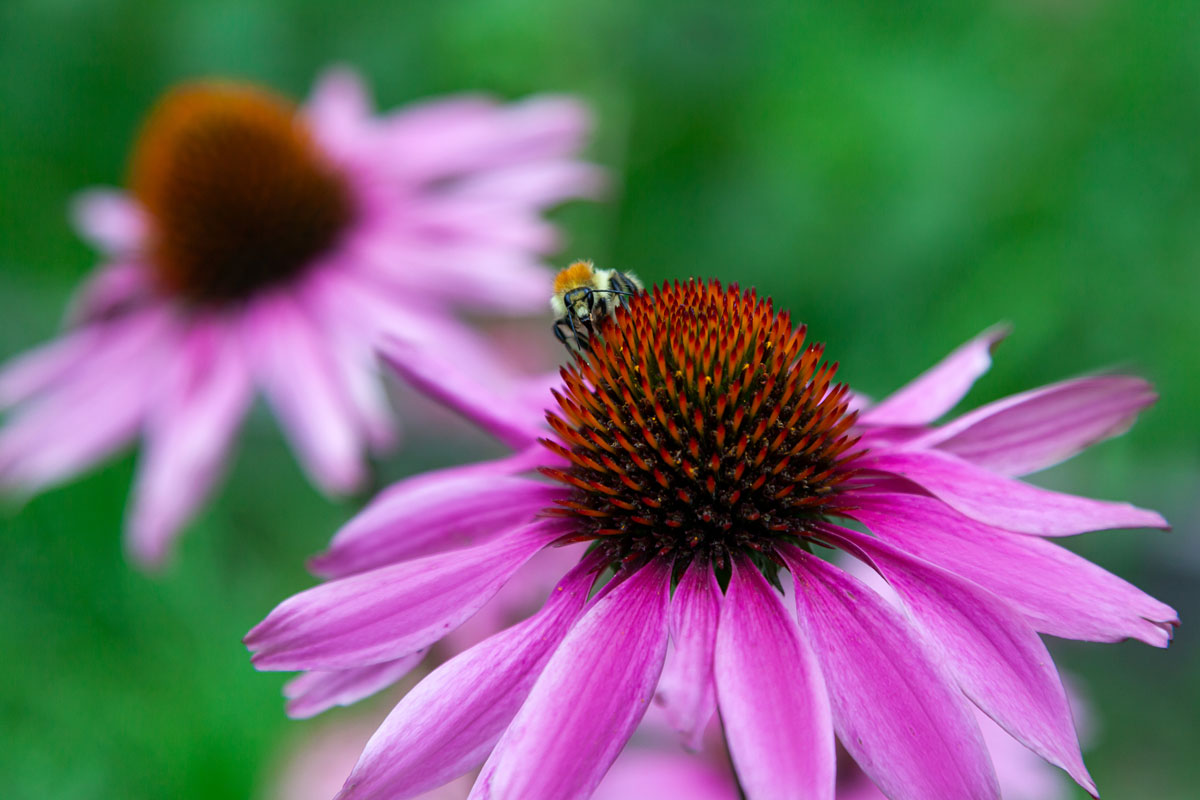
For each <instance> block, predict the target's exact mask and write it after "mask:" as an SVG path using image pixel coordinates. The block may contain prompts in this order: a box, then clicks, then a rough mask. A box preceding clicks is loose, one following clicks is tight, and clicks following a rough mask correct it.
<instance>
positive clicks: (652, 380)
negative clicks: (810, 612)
mask: <svg viewBox="0 0 1200 800" xmlns="http://www.w3.org/2000/svg"><path fill="white" fill-rule="evenodd" d="M599 334H600V335H599V337H598V340H597V342H596V343H595V346H594V347H593V348H592V350H591V352H590V353H589V354H588V355H587V357H586V359H585V358H583V357H580V358H578V359H577V360H576V362H575V363H574V364H573V365H571V366H569V367H567V368H565V369H564V370H563V378H564V380H565V387H564V390H563V391H562V393H556V398H557V400H558V405H559V408H558V409H557V410H556V411H552V412H550V413H549V414H548V415H547V419H548V420H549V422H550V425H551V427H552V428H553V429H554V432H555V433H556V434H557V435H558V439H559V440H558V441H549V440H547V441H545V442H544V443H545V445H546V446H547V447H549V448H550V449H551V450H553V451H554V452H555V453H557V454H558V455H560V456H562V457H563V458H565V459H566V460H567V461H568V462H569V464H570V465H569V466H568V467H566V468H561V469H559V468H546V469H543V470H542V472H543V473H544V474H545V475H547V476H549V477H551V478H553V479H554V480H557V481H560V482H562V483H565V484H567V485H568V486H570V487H572V489H573V491H572V492H571V495H570V497H569V498H568V499H566V500H564V501H562V502H561V504H560V505H559V506H557V507H555V508H553V509H551V510H550V513H552V514H557V515H566V516H571V517H575V518H577V519H578V521H579V527H578V531H577V533H576V534H575V535H574V536H572V537H571V538H572V539H575V540H595V541H597V542H599V543H600V546H602V547H606V548H608V549H609V550H610V551H611V552H610V555H611V557H612V558H613V560H614V561H615V560H622V561H634V560H638V559H643V558H650V557H655V556H664V557H671V558H674V559H675V562H676V565H677V566H678V565H679V564H681V563H683V564H686V563H689V562H690V561H691V560H692V559H695V558H703V559H707V560H708V561H710V562H711V563H713V564H716V565H718V566H722V565H724V564H725V563H726V561H727V559H728V558H729V557H730V556H731V555H732V554H735V553H746V554H749V555H751V556H758V557H764V558H766V557H769V555H770V553H771V552H772V551H773V548H774V547H775V546H776V545H779V544H782V543H794V542H796V541H797V540H799V539H801V538H803V537H804V536H805V535H806V532H808V531H809V530H811V526H812V525H813V523H814V522H816V521H819V520H820V519H821V518H822V517H823V516H824V515H826V514H828V513H831V512H834V511H836V509H837V508H838V503H839V487H840V486H841V484H842V483H843V482H844V481H845V480H846V478H848V477H849V476H850V474H851V471H850V470H849V469H847V468H846V465H847V463H848V462H849V461H850V460H852V459H853V458H854V457H855V456H856V455H857V454H852V453H850V450H851V448H852V447H853V446H854V444H855V443H856V442H857V437H856V436H854V435H852V434H851V433H850V432H849V431H850V428H851V426H852V425H853V423H854V418H855V415H854V413H853V412H850V411H849V410H848V404H849V391H848V389H847V387H845V386H844V385H836V384H833V383H832V379H833V376H834V373H835V371H836V365H832V364H828V363H823V362H822V361H821V356H822V354H823V350H824V348H823V347H822V346H821V345H808V346H805V344H804V338H805V329H804V328H803V327H800V328H793V327H792V324H791V320H790V318H789V316H788V314H787V313H777V312H776V311H775V310H774V308H773V307H772V304H771V302H770V301H769V300H764V299H761V298H759V297H758V296H757V295H756V294H755V293H754V292H753V291H748V292H741V291H739V290H738V288H737V287H736V286H731V287H728V288H723V287H722V286H721V284H720V283H718V282H716V281H711V282H708V283H701V282H697V281H691V282H688V283H686V284H682V285H680V284H675V285H667V286H663V287H660V288H657V289H655V290H654V291H653V293H647V294H642V295H639V296H637V297H634V298H631V299H630V300H629V302H628V303H626V304H624V305H623V306H622V308H621V309H619V310H618V311H617V313H615V314H614V315H612V316H611V317H609V318H607V319H606V320H605V321H604V322H603V324H602V325H601V326H600V329H599Z"/></svg>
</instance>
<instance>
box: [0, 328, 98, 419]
mask: <svg viewBox="0 0 1200 800" xmlns="http://www.w3.org/2000/svg"><path fill="white" fill-rule="evenodd" d="M103 335H104V332H103V331H99V330H91V329H88V330H82V331H75V332H73V333H69V334H67V335H66V336H63V337H62V338H59V339H55V340H54V341H52V342H49V343H47V344H44V345H42V346H40V347H37V348H34V349H33V350H30V351H29V352H27V353H22V354H21V355H18V356H16V357H15V358H13V359H12V360H10V361H8V362H6V363H5V364H4V365H3V367H0V408H9V407H12V406H15V405H17V404H19V403H23V402H25V401H26V400H29V399H30V398H31V397H33V396H35V395H36V394H37V393H38V392H41V391H45V390H49V389H51V387H53V386H54V385H55V384H57V383H58V382H60V381H62V380H64V379H69V377H70V375H71V373H72V372H73V370H74V369H75V367H76V366H77V365H79V364H80V363H81V362H82V361H83V360H84V359H85V358H88V357H89V355H91V353H92V352H93V349H94V348H96V347H97V346H98V344H97V342H96V340H97V339H99V338H101V337H103Z"/></svg>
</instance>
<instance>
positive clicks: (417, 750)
mask: <svg viewBox="0 0 1200 800" xmlns="http://www.w3.org/2000/svg"><path fill="white" fill-rule="evenodd" d="M598 566H599V565H598V563H597V562H596V560H595V559H584V561H582V562H580V564H579V565H578V566H577V567H575V569H573V570H572V571H571V572H570V573H568V575H567V576H566V577H565V578H563V580H562V581H560V582H559V584H558V586H557V587H556V588H555V590H554V591H553V592H551V594H550V598H549V600H547V601H546V604H545V606H543V607H542V610H541V611H539V612H538V613H537V614H536V615H535V616H533V617H531V618H530V619H528V620H526V621H525V622H522V623H521V624H520V625H516V626H514V627H512V628H509V629H508V630H506V631H503V632H501V633H498V634H496V635H495V636H492V637H491V638H489V639H486V640H484V641H483V642H480V643H479V644H478V645H476V646H475V647H472V648H471V649H470V650H467V651H465V652H463V653H461V654H460V655H458V656H456V657H455V658H452V659H451V660H449V661H447V662H446V663H445V664H443V665H441V666H440V667H438V668H437V669H435V670H434V671H433V672H431V673H430V674H429V675H428V676H426V678H425V679H424V680H422V681H421V682H420V683H418V684H417V685H416V687H415V688H413V690H412V691H411V692H409V693H408V694H407V695H405V696H404V699H403V700H401V701H400V703H399V704H398V705H397V706H396V708H395V709H393V710H392V713H391V714H389V715H388V718H387V719H386V720H384V723H383V724H382V725H381V726H380V727H379V730H378V731H376V732H375V735H374V736H372V737H371V741H370V742H368V743H367V746H366V749H365V750H363V754H362V757H361V758H360V759H359V761H358V764H357V765H356V766H355V767H354V771H353V772H352V773H351V774H350V777H349V779H348V780H347V781H346V786H345V788H343V789H342V792H341V794H339V795H338V800H383V798H387V800H403V798H408V797H414V796H416V795H419V794H420V793H422V792H424V791H427V790H429V789H433V788H434V787H437V786H441V785H442V784H443V783H445V782H447V781H449V780H452V779H453V778H455V777H457V776H459V775H462V774H464V773H465V772H467V771H468V770H470V769H471V768H472V767H474V766H475V765H477V764H479V763H480V762H482V761H483V760H484V758H485V757H486V756H487V753H488V751H489V750H491V749H492V747H493V746H495V744H496V741H497V740H499V738H500V735H501V734H502V733H503V732H504V729H505V727H507V726H508V724H509V722H510V721H511V720H512V718H513V716H514V715H515V714H516V713H517V709H519V708H520V707H521V704H522V703H524V702H525V698H526V697H527V696H528V695H529V690H530V688H531V687H532V686H533V682H534V681H535V680H536V679H537V676H538V675H539V674H540V673H541V671H542V667H543V666H544V665H545V664H546V661H547V660H548V659H549V658H550V655H551V653H553V652H554V649H555V648H556V647H557V646H558V644H559V642H560V641H562V638H563V636H565V635H566V633H567V631H568V630H569V629H570V627H571V624H572V623H573V622H574V621H575V619H576V617H577V616H578V614H579V611H580V609H581V608H582V607H583V603H584V601H585V600H586V599H587V595H588V591H589V589H590V588H591V586H592V583H593V582H594V581H595V578H596V572H595V571H596V569H597V567H598Z"/></svg>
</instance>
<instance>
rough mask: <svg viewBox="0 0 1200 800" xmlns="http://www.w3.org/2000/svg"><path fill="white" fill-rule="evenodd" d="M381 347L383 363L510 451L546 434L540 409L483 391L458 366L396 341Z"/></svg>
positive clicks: (386, 341) (388, 338)
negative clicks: (497, 440)
mask: <svg viewBox="0 0 1200 800" xmlns="http://www.w3.org/2000/svg"><path fill="white" fill-rule="evenodd" d="M382 347H383V349H382V355H383V358H384V360H385V361H387V362H388V363H389V364H390V365H391V366H392V367H393V368H394V369H395V370H396V371H397V372H399V373H400V374H401V375H402V376H403V377H404V378H405V380H407V381H408V382H409V383H411V384H413V385H414V386H415V387H417V388H418V389H420V390H421V391H422V392H423V393H424V394H426V395H428V396H430V397H432V398H434V399H435V400H438V401H440V402H441V403H442V404H444V405H445V406H447V407H449V408H451V409H453V410H454V411H456V412H458V413H459V414H461V415H462V416H464V417H466V418H467V419H468V420H470V421H471V422H473V423H475V424H477V425H479V426H480V427H481V428H483V429H484V430H486V431H487V432H489V433H491V434H492V435H493V436H495V437H496V438H497V439H499V440H500V441H501V442H503V443H504V444H506V445H508V446H509V447H512V448H513V449H522V448H525V447H528V446H530V445H532V444H534V443H535V442H536V441H537V439H538V437H539V436H542V435H544V434H545V433H546V427H545V424H544V423H543V422H542V414H540V413H537V409H533V408H531V407H530V406H529V405H528V404H527V403H524V402H521V401H520V400H518V399H517V398H514V397H513V396H511V395H509V394H507V393H504V392H496V393H488V392H483V391H480V389H481V388H482V387H481V386H480V385H479V384H478V383H477V382H476V380H475V378H474V377H473V376H472V375H471V374H468V373H467V372H466V371H465V370H463V369H461V368H460V366H459V365H457V364H454V363H449V362H447V361H444V360H442V359H439V358H434V357H433V356H431V355H430V354H429V352H428V351H427V350H426V349H424V348H418V347H415V346H414V345H413V344H412V343H411V342H408V341H405V340H401V339H398V338H395V337H387V338H385V340H384V342H383V345H382ZM447 352H451V351H447Z"/></svg>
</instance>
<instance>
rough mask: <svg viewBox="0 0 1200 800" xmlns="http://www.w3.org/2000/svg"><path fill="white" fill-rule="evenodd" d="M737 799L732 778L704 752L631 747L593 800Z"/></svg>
mask: <svg viewBox="0 0 1200 800" xmlns="http://www.w3.org/2000/svg"><path fill="white" fill-rule="evenodd" d="M666 798H680V800H684V799H686V800H738V790H737V786H735V785H734V782H733V778H732V777H730V776H729V775H728V774H726V772H725V771H724V770H723V769H721V768H719V767H718V766H717V765H716V764H713V763H712V762H710V761H709V760H707V759H705V758H704V757H703V756H694V755H684V754H683V753H672V752H669V751H668V752H658V751H655V750H649V749H641V750H638V749H634V748H632V747H631V748H629V749H628V750H626V751H625V752H624V753H622V754H621V757H620V758H618V759H617V763H615V764H613V766H612V769H610V770H609V771H608V775H606V776H604V780H603V781H602V782H601V784H600V786H599V788H597V789H596V791H595V792H594V793H593V794H592V800H666Z"/></svg>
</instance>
